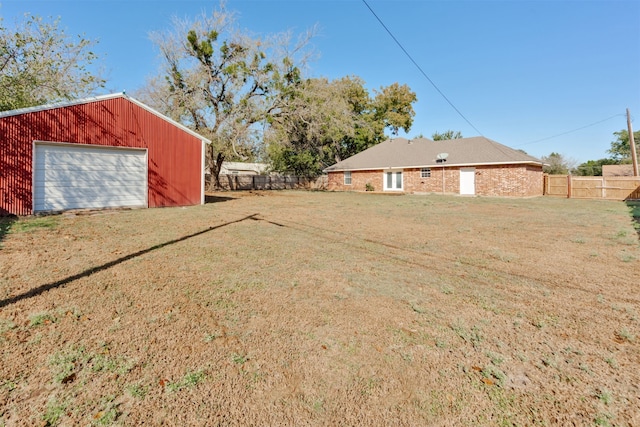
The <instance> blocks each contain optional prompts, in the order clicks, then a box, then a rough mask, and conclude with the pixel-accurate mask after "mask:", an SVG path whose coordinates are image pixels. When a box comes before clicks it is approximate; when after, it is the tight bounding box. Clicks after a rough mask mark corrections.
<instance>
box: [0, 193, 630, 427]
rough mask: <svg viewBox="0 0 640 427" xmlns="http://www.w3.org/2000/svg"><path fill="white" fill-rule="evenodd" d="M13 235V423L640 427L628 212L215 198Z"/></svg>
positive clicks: (0, 274) (4, 331)
mask: <svg viewBox="0 0 640 427" xmlns="http://www.w3.org/2000/svg"><path fill="white" fill-rule="evenodd" d="M207 201H208V203H207V204H206V205H204V206H195V207H189V208H167V209H149V210H133V211H103V212H97V213H92V214H91V215H75V214H73V215H70V214H67V215H58V216H55V217H44V218H30V219H19V220H17V221H15V220H14V221H12V222H11V223H10V224H8V225H6V226H3V228H2V230H3V234H2V235H1V236H0V239H1V241H0V346H1V348H2V352H1V354H0V425H2V424H4V425H7V426H22V425H139V424H146V425H202V426H205V425H206V426H210V425H406V426H414V425H436V426H437V425H442V426H449V425H486V426H493V425H536V424H541V425H628V426H631V425H640V412H639V411H638V409H637V408H638V407H640V369H639V368H640V345H639V342H640V318H639V317H638V316H639V312H638V310H639V308H638V307H640V304H639V303H640V291H639V290H638V286H637V285H638V277H640V248H639V245H638V238H637V235H636V233H635V230H634V228H633V224H632V220H631V217H630V215H629V212H628V209H627V208H626V206H625V205H624V204H623V203H616V202H602V201H577V200H566V199H551V198H540V199H528V200H517V199H489V198H461V197H441V196H400V197H386V196H383V195H375V194H356V193H321V192H316V193H305V192H296V191H286V192H243V193H234V192H229V193H214V194H211V195H209V196H208V197H207Z"/></svg>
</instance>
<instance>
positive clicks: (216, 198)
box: [204, 194, 235, 204]
mask: <svg viewBox="0 0 640 427" xmlns="http://www.w3.org/2000/svg"><path fill="white" fill-rule="evenodd" d="M229 200H235V197H226V196H212V195H209V194H207V195H205V196H204V203H205V204H209V203H220V202H227V201H229Z"/></svg>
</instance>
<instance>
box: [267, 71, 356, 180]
mask: <svg viewBox="0 0 640 427" xmlns="http://www.w3.org/2000/svg"><path fill="white" fill-rule="evenodd" d="M350 89H352V87H351V81H350V80H349V79H342V80H337V81H334V82H329V81H328V80H327V79H307V80H304V81H302V82H301V83H300V84H299V85H298V86H297V88H296V90H295V91H292V92H290V93H289V95H290V99H288V100H287V106H288V109H287V111H286V112H282V113H281V114H279V115H278V116H275V117H270V123H271V126H270V128H269V131H268V132H267V133H265V137H266V139H267V142H268V147H269V148H268V153H269V157H270V159H271V163H272V167H273V169H274V170H278V171H286V172H293V173H295V174H298V175H307V176H315V175H318V174H319V173H320V172H321V171H322V169H323V168H324V167H326V166H327V165H329V164H331V163H333V161H334V158H335V156H336V155H337V153H338V152H339V151H340V150H341V145H342V142H343V139H344V138H345V137H353V136H354V135H355V130H354V125H353V123H354V112H353V109H352V106H353V105H352V104H350V103H349V102H348V100H347V98H346V97H345V93H347V92H349V91H350Z"/></svg>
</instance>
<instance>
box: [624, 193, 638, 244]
mask: <svg viewBox="0 0 640 427" xmlns="http://www.w3.org/2000/svg"><path fill="white" fill-rule="evenodd" d="M625 204H626V205H627V207H628V208H629V215H631V219H632V220H633V227H634V228H635V229H636V232H637V233H638V238H640V200H625Z"/></svg>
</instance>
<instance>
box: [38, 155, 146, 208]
mask: <svg viewBox="0 0 640 427" xmlns="http://www.w3.org/2000/svg"><path fill="white" fill-rule="evenodd" d="M33 180H34V182H33V196H34V200H33V207H34V211H36V212H41V211H63V210H67V209H84V208H107V207H110V208H112V207H125V206H127V207H146V206H147V150H143V149H126V148H116V147H100V146H95V145H81V144H43V143H36V144H35V149H34V174H33Z"/></svg>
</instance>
